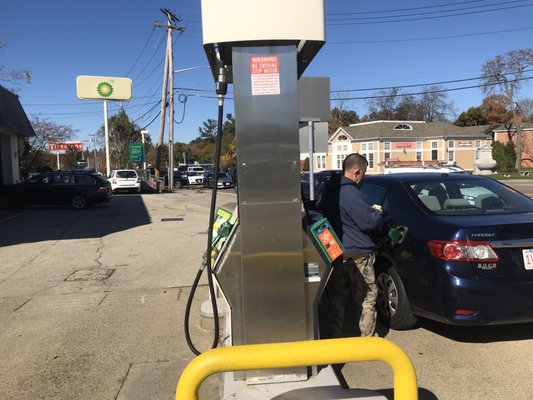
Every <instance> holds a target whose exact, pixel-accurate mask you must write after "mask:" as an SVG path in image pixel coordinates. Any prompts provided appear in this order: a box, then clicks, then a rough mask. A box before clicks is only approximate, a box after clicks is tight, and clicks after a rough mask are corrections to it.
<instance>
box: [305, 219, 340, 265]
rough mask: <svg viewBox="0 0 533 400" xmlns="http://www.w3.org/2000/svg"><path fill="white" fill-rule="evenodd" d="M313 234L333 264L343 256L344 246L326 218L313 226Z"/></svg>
mask: <svg viewBox="0 0 533 400" xmlns="http://www.w3.org/2000/svg"><path fill="white" fill-rule="evenodd" d="M311 233H312V235H313V237H314V238H315V239H316V241H317V244H318V245H319V247H320V248H321V249H322V251H323V252H324V255H325V256H326V257H327V259H328V261H330V262H332V261H334V260H336V259H337V258H338V257H340V256H341V255H342V253H343V248H342V244H341V242H340V240H339V238H338V237H337V235H336V234H335V232H334V231H333V228H332V227H331V225H330V223H329V221H328V220H327V219H326V218H322V219H321V220H319V221H318V222H315V223H314V224H313V225H312V226H311Z"/></svg>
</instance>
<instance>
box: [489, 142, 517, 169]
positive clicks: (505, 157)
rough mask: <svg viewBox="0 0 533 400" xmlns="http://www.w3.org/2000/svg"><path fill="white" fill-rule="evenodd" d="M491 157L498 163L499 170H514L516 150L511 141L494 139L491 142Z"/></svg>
mask: <svg viewBox="0 0 533 400" xmlns="http://www.w3.org/2000/svg"><path fill="white" fill-rule="evenodd" d="M492 158H493V159H494V161H496V163H497V164H498V166H497V168H498V171H499V172H510V171H512V170H514V167H515V161H516V151H515V145H514V143H513V142H507V143H505V144H503V143H500V142H497V141H494V142H492Z"/></svg>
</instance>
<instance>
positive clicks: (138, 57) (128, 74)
mask: <svg viewBox="0 0 533 400" xmlns="http://www.w3.org/2000/svg"><path fill="white" fill-rule="evenodd" d="M154 30H155V29H154V28H152V31H151V32H150V35H149V36H148V39H146V42H145V43H144V46H143V48H142V50H141V52H140V53H139V55H138V56H137V58H136V60H135V62H134V63H133V65H132V66H131V68H130V70H129V71H128V73H127V74H126V76H130V73H131V71H133V68H135V66H136V65H137V62H138V61H139V60H140V58H141V56H142V55H143V53H144V50H145V49H146V46H147V45H148V42H149V41H150V39H151V38H152V35H153V34H154Z"/></svg>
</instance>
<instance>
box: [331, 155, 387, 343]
mask: <svg viewBox="0 0 533 400" xmlns="http://www.w3.org/2000/svg"><path fill="white" fill-rule="evenodd" d="M367 167H368V161H367V160H366V158H365V157H363V156H362V155H360V154H357V153H353V154H350V155H349V156H347V157H346V158H345V159H344V162H343V166H342V171H343V175H342V176H341V177H340V182H338V181H337V182H335V181H332V182H331V185H329V186H328V188H327V189H326V191H325V193H324V198H323V200H322V207H323V212H324V216H325V217H326V218H328V220H329V221H330V223H331V225H332V227H333V229H334V230H335V232H336V233H337V234H338V236H339V238H340V240H341V241H342V244H343V246H344V249H345V251H344V255H343V261H342V263H341V262H338V263H335V264H334V266H333V271H332V273H331V276H330V278H329V281H328V286H327V290H328V296H329V301H330V307H329V310H328V314H327V319H328V325H329V326H328V327H327V328H326V332H324V337H343V336H344V332H343V324H344V311H345V305H346V302H347V300H348V298H349V296H350V295H351V296H352V297H353V299H354V301H355V303H356V305H357V307H358V308H359V310H360V311H361V318H360V320H359V329H360V331H361V336H372V335H374V331H375V329H376V298H377V287H376V282H375V275H374V261H375V255H374V250H375V246H374V242H373V241H372V239H371V237H370V233H371V232H372V231H374V230H379V229H380V228H381V227H382V222H383V217H382V212H381V207H380V206H379V205H373V206H370V205H368V204H367V202H366V201H365V199H364V197H363V194H362V193H361V191H360V190H359V189H358V187H357V185H358V184H359V183H360V182H361V181H362V180H363V178H364V176H365V173H366V169H367Z"/></svg>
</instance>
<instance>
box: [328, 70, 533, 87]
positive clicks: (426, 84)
mask: <svg viewBox="0 0 533 400" xmlns="http://www.w3.org/2000/svg"><path fill="white" fill-rule="evenodd" d="M531 71H533V69H525V70H524V71H523V72H524V73H526V72H531ZM503 75H510V74H503ZM494 76H495V75H490V76H488V78H490V77H494ZM485 78H487V77H485V76H478V77H475V78H464V79H454V80H449V81H440V82H429V83H416V84H411V85H398V86H386V87H374V88H366V89H342V90H332V91H331V93H343V92H368V91H376V90H387V89H404V88H411V87H419V86H436V85H445V84H448V83H459V82H468V81H478V80H480V79H485ZM519 80H521V79H519Z"/></svg>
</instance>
